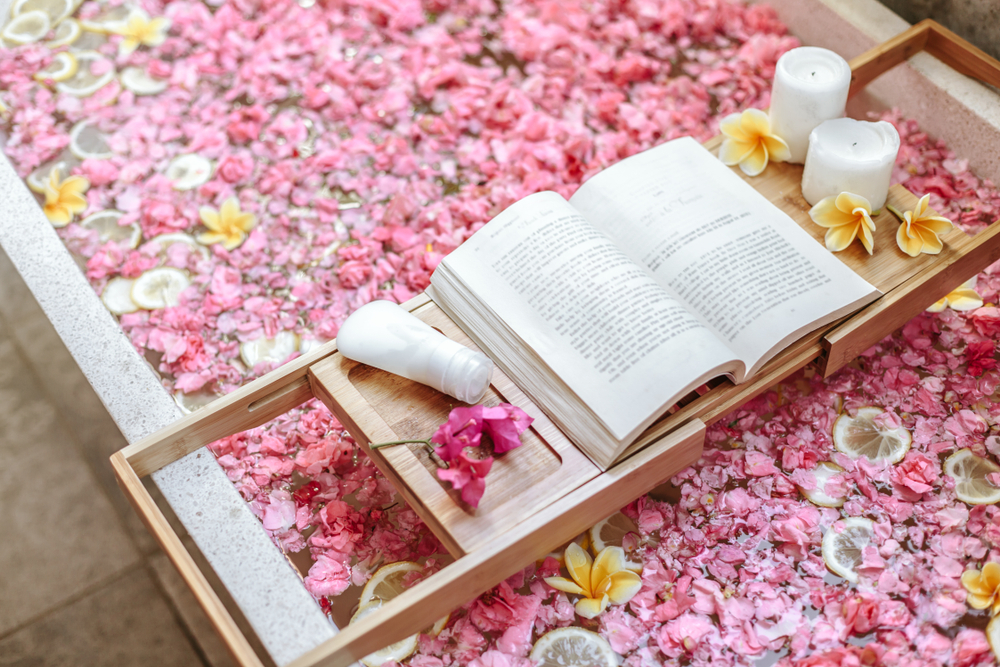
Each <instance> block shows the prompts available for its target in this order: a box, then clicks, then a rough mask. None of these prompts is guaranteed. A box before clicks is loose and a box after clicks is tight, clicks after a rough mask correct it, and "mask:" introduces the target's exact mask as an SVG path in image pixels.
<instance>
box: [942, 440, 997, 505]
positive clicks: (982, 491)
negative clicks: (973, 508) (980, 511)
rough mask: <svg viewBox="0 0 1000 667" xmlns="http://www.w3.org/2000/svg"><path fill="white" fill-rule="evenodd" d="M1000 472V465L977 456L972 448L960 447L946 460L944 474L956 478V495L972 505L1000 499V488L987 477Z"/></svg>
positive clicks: (991, 502) (985, 503) (987, 503)
mask: <svg viewBox="0 0 1000 667" xmlns="http://www.w3.org/2000/svg"><path fill="white" fill-rule="evenodd" d="M995 472H1000V466H998V465H997V464H996V463H993V461H990V460H989V459H984V458H983V457H981V456H976V455H975V454H973V453H972V450H970V449H960V450H958V451H957V452H955V453H954V454H952V455H951V456H949V457H948V458H947V459H945V461H944V474H946V475H948V476H949V477H951V478H952V479H954V480H955V495H956V496H958V499H959V500H961V501H962V502H965V503H969V504H970V505H992V504H993V503H995V502H997V501H1000V488H997V487H996V486H994V485H993V484H992V483H990V481H989V480H988V479H987V478H986V476H987V475H989V474H990V473H995Z"/></svg>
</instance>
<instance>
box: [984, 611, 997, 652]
mask: <svg viewBox="0 0 1000 667" xmlns="http://www.w3.org/2000/svg"><path fill="white" fill-rule="evenodd" d="M998 618H1000V616H994V617H993V618H991V619H990V622H989V624H988V625H987V626H986V639H987V641H989V643H990V648H991V649H993V657H994V658H996V659H997V660H998V661H1000V622H997V619H998Z"/></svg>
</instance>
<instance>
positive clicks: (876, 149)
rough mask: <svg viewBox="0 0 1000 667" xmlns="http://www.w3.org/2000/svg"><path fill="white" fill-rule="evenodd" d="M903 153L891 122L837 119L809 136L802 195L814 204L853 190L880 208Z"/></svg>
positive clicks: (897, 134)
mask: <svg viewBox="0 0 1000 667" xmlns="http://www.w3.org/2000/svg"><path fill="white" fill-rule="evenodd" d="M898 152H899V133H898V132H896V128H894V127H893V126H892V124H891V123H887V122H885V121H884V120H880V121H879V122H877V123H868V122H866V121H863V120H854V119H853V118H837V119H836V120H828V121H825V122H823V123H822V124H820V125H819V126H818V127H817V128H816V129H815V130H813V131H812V133H811V134H810V135H809V153H808V155H807V156H806V166H805V169H803V171H802V195H803V196H804V197H805V198H806V201H807V202H809V203H810V204H811V205H814V204H816V202H818V201H819V200H821V199H823V198H824V197H830V196H832V195H839V194H840V193H841V192H852V193H854V194H856V195H861V196H862V197H864V198H865V199H867V200H868V201H869V203H871V205H872V211H877V210H878V209H880V208H882V206H883V205H884V204H885V198H886V195H887V194H888V193H889V179H890V178H891V177H892V166H893V165H894V164H895V162H896V154H897V153H898Z"/></svg>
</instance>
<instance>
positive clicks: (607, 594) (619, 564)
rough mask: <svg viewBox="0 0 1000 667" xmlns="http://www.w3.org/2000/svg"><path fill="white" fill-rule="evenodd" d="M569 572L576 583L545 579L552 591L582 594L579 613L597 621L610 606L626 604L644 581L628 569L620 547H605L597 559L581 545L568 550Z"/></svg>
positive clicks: (577, 611)
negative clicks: (591, 556)
mask: <svg viewBox="0 0 1000 667" xmlns="http://www.w3.org/2000/svg"><path fill="white" fill-rule="evenodd" d="M565 560H566V569H567V570H569V575H570V576H571V577H573V581H570V580H569V579H566V578H565V577H546V579H545V583H547V584H548V585H549V586H551V587H552V588H555V589H558V590H560V591H564V592H566V593H571V594H573V595H582V596H583V598H582V599H580V600H579V601H577V603H576V613H578V614H579V615H580V616H583V617H584V618H594V617H595V616H597V615H598V614H600V613H601V612H602V611H604V610H605V609H607V607H608V604H609V603H610V604H625V603H626V602H628V601H629V600H631V599H632V598H633V597H635V594H636V593H638V592H639V589H640V588H641V587H642V579H640V578H639V575H638V574H636V573H635V572H632V571H631V570H629V569H628V561H627V560H626V559H625V551H624V549H622V548H621V547H605V548H604V549H603V550H601V553H599V554H597V558H596V559H594V560H591V558H590V554H589V553H587V552H586V550H584V549H583V547H581V546H580V545H579V544H577V543H576V542H572V543H571V544H570V545H569V546H568V547H566V554H565Z"/></svg>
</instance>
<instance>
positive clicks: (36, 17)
mask: <svg viewBox="0 0 1000 667" xmlns="http://www.w3.org/2000/svg"><path fill="white" fill-rule="evenodd" d="M51 27H52V22H51V21H50V20H49V15H48V14H46V13H45V12H43V11H40V10H37V9H36V10H34V11H30V12H24V13H23V14H18V15H17V16H15V17H14V18H12V19H11V20H10V23H8V24H7V27H5V28H4V29H3V32H2V33H0V37H3V38H4V40H6V41H8V42H10V43H11V44H31V43H32V42H37V41H38V40H40V39H41V38H42V37H45V35H47V34H48V32H49V29H50V28H51Z"/></svg>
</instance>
